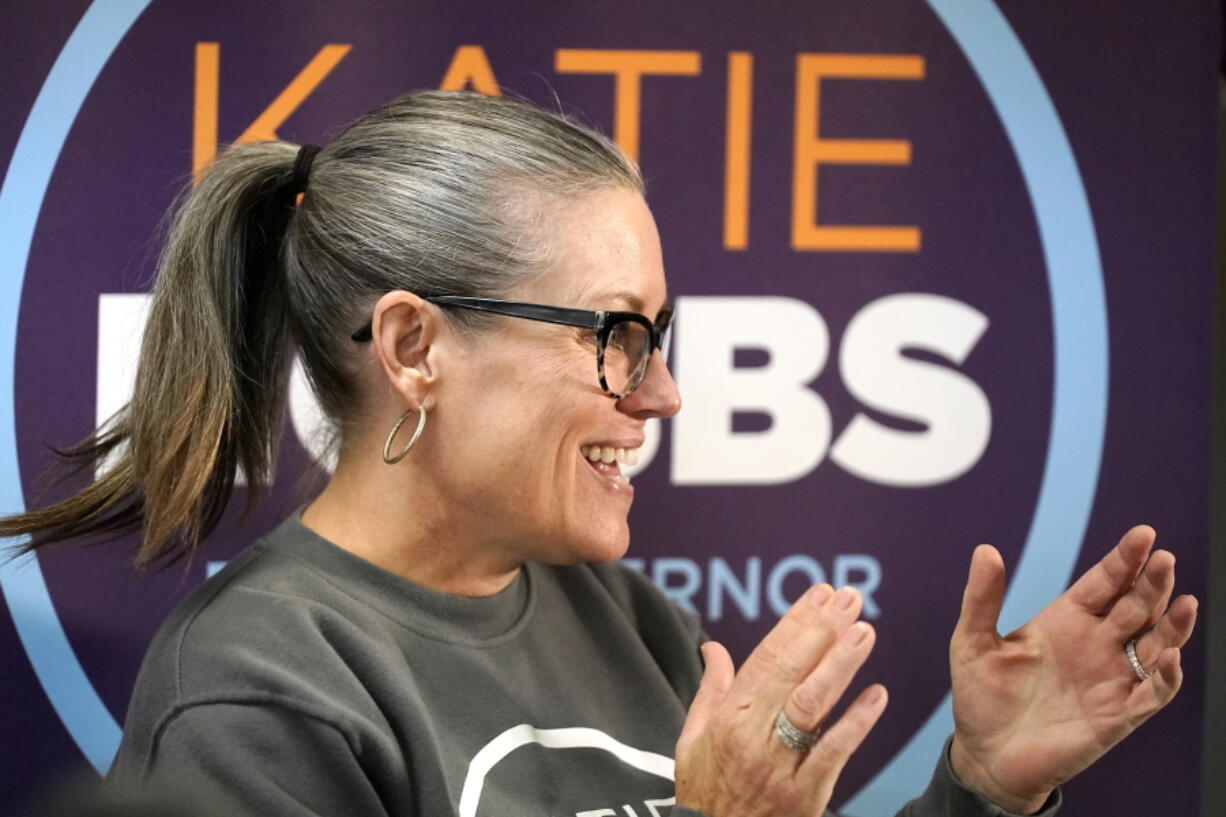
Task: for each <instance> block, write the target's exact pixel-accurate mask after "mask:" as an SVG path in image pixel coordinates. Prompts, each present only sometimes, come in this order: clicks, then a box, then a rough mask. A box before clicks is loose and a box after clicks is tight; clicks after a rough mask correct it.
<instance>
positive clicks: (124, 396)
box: [94, 292, 151, 479]
mask: <svg viewBox="0 0 1226 817" xmlns="http://www.w3.org/2000/svg"><path fill="white" fill-rule="evenodd" d="M150 301H151V296H150V295H149V294H148V293H145V292H141V293H119V292H104V293H102V294H101V295H99V296H98V381H97V386H96V388H95V391H94V425H95V426H101V425H102V424H103V423H104V422H106V421H107V420H108V419H110V417H111V416H112V415H114V414H115V412H117V411H119V410H120V409H122V408H123V407H124V406H126V405H127V404H128V402H129V401H130V400H131V399H132V389H133V387H135V386H136V365H137V363H138V362H139V360H140V342H141V337H142V336H143V335H144V334H145V323H146V322H147V321H148V320H149V303H150ZM119 453H120V450H119V449H116V450H113V451H111V453H110V456H108V457H107V458H106V459H105V460H102V461H101V462H98V463H95V465H94V478H95V479H97V478H98V477H99V476H101V475H102V474H103V473H105V472H106V470H107V469H108V468H110V467H111V466H112V465H113V464H114V462H115V460H116V459H118V457H119Z"/></svg>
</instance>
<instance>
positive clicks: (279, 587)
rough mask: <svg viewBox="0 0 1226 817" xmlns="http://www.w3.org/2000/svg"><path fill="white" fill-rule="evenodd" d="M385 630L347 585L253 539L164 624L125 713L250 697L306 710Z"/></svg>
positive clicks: (341, 682) (384, 638) (383, 640)
mask: <svg viewBox="0 0 1226 817" xmlns="http://www.w3.org/2000/svg"><path fill="white" fill-rule="evenodd" d="M386 630H387V623H386V620H385V619H384V617H383V616H381V615H380V613H379V612H378V611H377V610H375V609H373V608H371V607H370V606H369V605H367V604H364V603H363V601H362V600H361V599H359V598H356V597H355V594H354V593H353V592H352V590H351V589H350V588H347V587H345V586H344V585H343V584H341V583H338V582H337V581H336V580H335V578H334V577H330V576H327V575H325V574H324V573H323V571H321V570H320V569H319V568H318V567H317V566H315V565H313V564H311V563H310V562H309V561H306V560H302V559H298V558H295V557H294V556H293V555H292V554H287V553H284V552H280V551H277V550H273V549H269V548H267V547H265V545H264V542H263V540H259V541H257V542H256V543H254V544H253V545H251V546H250V547H249V548H247V549H246V550H245V551H243V552H242V553H241V554H240V555H239V556H237V557H236V558H234V559H233V560H231V561H230V563H229V564H227V565H226V567H225V568H223V569H222V570H221V571H220V572H218V573H217V574H216V575H214V576H212V577H211V578H209V579H208V580H207V581H205V582H204V583H203V584H202V585H201V586H200V587H198V588H196V589H195V590H194V591H193V592H192V593H191V594H189V595H188V596H187V597H186V598H185V599H183V601H181V602H180V603H179V604H178V605H177V606H176V607H175V609H174V610H173V611H172V612H171V614H170V616H169V617H168V618H167V619H166V621H165V622H163V624H162V626H161V627H160V628H159V630H158V632H157V634H156V635H155V636H154V639H153V641H152V643H151V644H150V647H149V650H148V652H147V653H146V655H145V659H144V661H143V663H142V665H141V670H140V674H139V676H138V678H137V686H136V691H135V692H134V695H133V701H132V705H131V709H130V712H129V719H130V720H131V719H132V718H133V717H135V716H138V715H139V713H140V712H146V713H148V712H162V713H165V712H169V711H173V710H176V709H177V708H180V707H183V706H185V705H194V704H200V703H208V702H214V701H223V700H241V699H246V698H248V697H249V696H250V694H252V693H258V694H269V695H273V696H277V699H278V700H281V701H288V700H299V701H302V702H303V705H304V706H308V707H309V706H311V705H314V704H315V703H316V702H318V701H319V700H320V699H321V698H322V699H326V698H327V697H329V690H330V689H332V690H335V688H336V687H345V686H346V685H347V684H346V681H347V680H348V681H349V682H350V683H349V684H348V685H349V686H353V685H355V683H356V682H355V681H354V679H353V678H352V670H351V669H350V665H351V664H353V663H354V660H353V659H354V658H355V656H356V655H357V654H359V653H363V652H370V651H372V650H373V651H378V650H380V649H381V648H385V647H386V645H387V644H389V643H392V642H393V640H394V639H393V638H392V636H390V635H388V634H387V633H386ZM332 694H335V691H333V692H332Z"/></svg>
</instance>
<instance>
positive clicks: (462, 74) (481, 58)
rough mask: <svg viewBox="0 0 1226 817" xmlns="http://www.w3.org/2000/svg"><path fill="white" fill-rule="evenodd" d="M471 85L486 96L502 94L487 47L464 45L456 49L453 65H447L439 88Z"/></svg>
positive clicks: (455, 88) (452, 60)
mask: <svg viewBox="0 0 1226 817" xmlns="http://www.w3.org/2000/svg"><path fill="white" fill-rule="evenodd" d="M470 85H471V86H472V89H473V90H474V91H477V92H479V93H482V94H485V95H486V96H502V91H500V90H498V80H497V79H495V78H494V69H492V68H490V61H489V59H488V58H486V56H485V49H484V48H482V47H481V46H479V45H462V46H460V47H459V48H457V49H456V50H455V56H454V57H452V58H451V65H449V66H447V73H446V74H445V75H443V81H442V82H441V83H439V86H438V89H439V90H440V91H462V90H464V89H465V88H467V87H469V86H470Z"/></svg>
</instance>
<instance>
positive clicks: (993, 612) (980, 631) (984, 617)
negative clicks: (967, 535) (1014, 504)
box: [954, 545, 1005, 640]
mask: <svg viewBox="0 0 1226 817" xmlns="http://www.w3.org/2000/svg"><path fill="white" fill-rule="evenodd" d="M1004 597H1005V560H1004V559H1003V558H1001V555H1000V551H998V550H997V549H996V548H994V547H992V546H991V545H980V546H979V547H977V548H975V552H974V553H973V554H971V569H970V573H969V574H968V575H967V577H966V590H964V591H963V593H962V614H961V615H960V616H959V617H958V624H957V627H955V628H954V634H955V635H958V636H961V637H962V638H971V639H979V638H983V637H990V638H991V639H993V640H995V638H996V635H997V633H996V622H997V620H998V619H999V618H1000V606H1001V604H1003V603H1004Z"/></svg>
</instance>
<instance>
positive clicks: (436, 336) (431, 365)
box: [371, 290, 446, 410]
mask: <svg viewBox="0 0 1226 817" xmlns="http://www.w3.org/2000/svg"><path fill="white" fill-rule="evenodd" d="M444 323H445V319H444V317H443V315H442V312H441V311H440V310H439V308H438V307H437V306H435V305H434V304H431V303H428V302H426V301H424V300H422V299H421V298H419V297H418V296H416V295H414V294H413V293H411V292H404V291H400V290H397V291H395V292H389V293H387V294H386V295H384V296H383V297H382V298H380V299H379V300H378V302H377V303H376V304H375V308H374V313H373V319H372V321H371V343H373V344H374V352H375V355H376V357H377V358H378V360H379V365H380V366H382V368H383V374H384V376H386V377H387V381H388V384H389V385H390V386H391V387H392V388H393V389H395V390H396V391H397V392H398V393H399V394H400V395H401V396H402V397H403V398H404V400H405V403H406V404H407V406H409V407H412V408H419V407H421V406H423V405H424V406H425V407H426V409H427V410H429V409H431V408H433V406H432V405H429V404H428V400H429V397H430V392H431V390H432V389H433V387H434V384H435V383H436V382H437V380H438V363H439V357H440V354H439V343H438V341H439V340H440V336H441V335H442V334H444V333H445V332H446V327H445V326H444Z"/></svg>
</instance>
